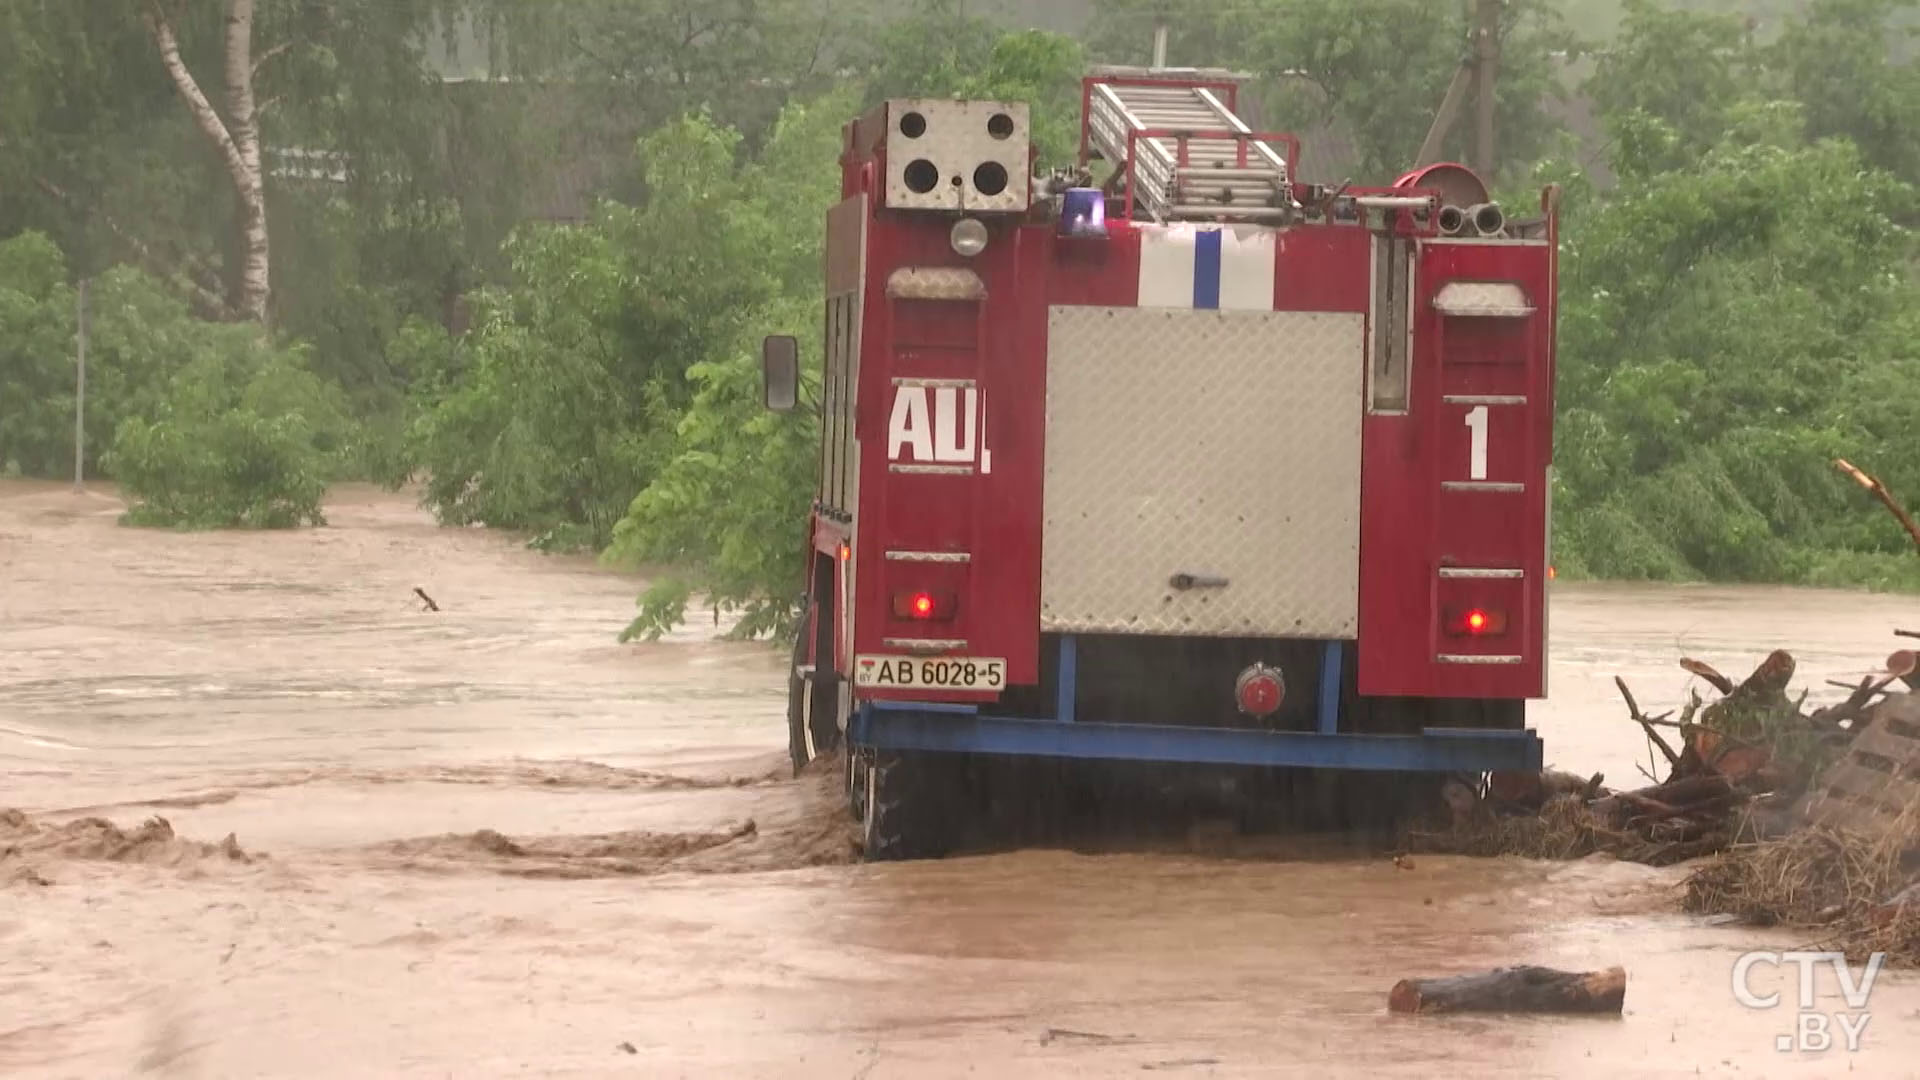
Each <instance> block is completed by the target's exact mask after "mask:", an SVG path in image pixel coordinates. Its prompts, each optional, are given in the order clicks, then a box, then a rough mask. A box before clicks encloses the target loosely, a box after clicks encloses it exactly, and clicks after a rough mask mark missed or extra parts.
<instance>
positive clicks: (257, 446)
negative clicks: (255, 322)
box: [105, 302, 357, 528]
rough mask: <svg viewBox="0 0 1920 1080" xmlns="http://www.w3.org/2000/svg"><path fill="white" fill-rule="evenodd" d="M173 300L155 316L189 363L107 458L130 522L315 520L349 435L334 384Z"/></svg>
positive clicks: (131, 421) (258, 337)
mask: <svg viewBox="0 0 1920 1080" xmlns="http://www.w3.org/2000/svg"><path fill="white" fill-rule="evenodd" d="M175 305H176V306H175V308H174V310H172V311H171V312H164V311H163V312H162V314H163V315H171V316H173V318H172V320H171V321H172V323H173V326H174V328H175V329H176V331H177V332H179V333H181V335H182V337H183V338H185V339H186V343H187V349H188V351H189V352H190V354H191V355H190V358H189V359H187V360H186V362H185V363H184V364H183V365H181V366H180V367H179V368H177V369H176V370H174V371H173V372H171V374H170V376H169V377H168V378H167V379H166V381H165V387H164V392H163V394H162V396H161V397H160V398H159V400H158V401H157V402H156V403H155V405H154V407H153V409H152V411H151V413H150V414H147V415H140V414H135V415H130V416H128V417H126V418H125V419H123V420H121V421H120V424H119V427H118V429H117V431H116V432H115V435H114V440H113V449H112V450H111V452H110V453H109V454H107V456H106V459H105V465H106V467H107V468H108V469H109V470H111V472H112V473H113V476H114V478H115V479H116V480H118V481H119V482H120V486H121V490H122V491H123V492H125V493H126V494H127V495H128V496H129V497H130V501H131V506H130V508H129V509H128V512H127V514H126V517H125V520H126V521H127V523H129V524H135V525H165V526H175V527H184V528H228V527H245V528H290V527H294V526H298V525H302V524H316V525H317V524H321V523H322V520H323V519H322V517H321V514H320V500H321V497H322V496H323V495H324V494H325V492H326V486H327V484H328V482H329V481H331V480H334V479H337V478H338V477H339V475H340V473H341V470H342V466H343V464H344V462H345V461H346V460H347V458H348V455H349V454H350V453H351V452H352V450H353V442H354V439H355V438H356V436H357V429H356V426H355V424H354V422H353V420H352V418H351V417H350V416H349V415H348V413H347V410H346V403H345V398H344V396H343V395H342V394H341V392H340V390H339V388H338V387H336V386H334V385H332V384H330V383H328V382H327V381H326V380H324V379H321V378H319V377H318V376H316V375H314V374H313V373H312V372H311V371H309V370H307V367H306V363H305V357H304V355H303V354H302V353H301V352H300V351H299V350H295V349H283V348H276V347H274V346H273V345H272V344H271V343H270V342H269V341H268V340H267V339H266V338H265V336H264V335H262V334H261V333H260V332H259V331H258V329H257V328H255V327H250V326H230V325H219V324H213V323H206V322H200V321H198V320H193V319H188V318H186V317H185V312H184V311H183V310H181V309H179V308H178V306H177V302H175ZM150 329H154V328H150Z"/></svg>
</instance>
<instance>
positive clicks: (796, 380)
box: [760, 334, 800, 412]
mask: <svg viewBox="0 0 1920 1080" xmlns="http://www.w3.org/2000/svg"><path fill="white" fill-rule="evenodd" d="M760 396H761V401H762V402H763V403H764V404H765V405H766V407H767V408H768V410H770V411H772V412H792V411H793V407H794V406H795V405H796V404H798V403H799V399H800V342H799V341H797V340H795V339H794V337H793V336H792V335H790V334H774V335H772V336H770V337H768V338H767V339H766V340H764V341H762V342H761V343H760Z"/></svg>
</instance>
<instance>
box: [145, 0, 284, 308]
mask: <svg viewBox="0 0 1920 1080" xmlns="http://www.w3.org/2000/svg"><path fill="white" fill-rule="evenodd" d="M253 4H254V0H228V3H227V35H226V69H227V117H226V119H225V120H222V119H221V117H220V114H219V112H217V111H216V110H215V109H214V107H213V103H212V102H210V101H208V100H207V95H206V94H205V93H203V92H202V91H201V89H200V84H199V82H198V81H196V80H195V79H194V77H193V72H191V71H188V70H187V64H186V61H184V60H182V59H181V58H180V41H179V39H178V37H177V36H176V35H175V33H174V29H173V22H172V20H171V19H170V18H169V17H168V15H167V12H166V9H165V8H164V7H162V6H161V3H160V0H146V5H145V16H146V21H147V29H148V30H149V31H150V32H151V33H152V35H153V43H154V45H155V46H156V47H158V48H159V50H160V63H161V64H162V65H163V66H164V67H165V68H166V70H167V77H168V78H170V79H172V80H173V86H174V89H176V90H178V91H179V92H180V97H181V100H183V101H185V102H186V105H187V111H188V112H189V113H190V114H192V116H193V122H194V124H195V125H196V126H197V127H199V129H200V132H201V134H203V135H205V136H206V137H207V140H208V141H209V142H211V143H213V147H214V150H215V152H217V153H218V154H219V155H220V161H221V164H223V165H225V166H226V170H227V178H228V179H229V180H231V181H232V183H233V190H234V194H235V196H236V197H237V200H238V203H239V218H240V221H239V224H240V233H241V238H242V251H243V254H242V257H241V264H240V274H239V283H238V288H237V295H236V296H235V297H234V301H233V307H234V309H235V310H237V311H239V312H240V313H241V314H243V315H245V316H246V317H247V318H249V319H252V320H254V321H255V322H258V323H261V324H262V325H264V324H265V323H266V321H267V298H268V296H269V295H270V279H269V276H268V267H269V261H268V252H269V245H268V242H267V240H268V238H267V193H266V184H265V182H264V178H263V177H262V175H261V168H260V127H259V122H258V121H259V118H258V116H257V113H256V109H255V106H254V100H253Z"/></svg>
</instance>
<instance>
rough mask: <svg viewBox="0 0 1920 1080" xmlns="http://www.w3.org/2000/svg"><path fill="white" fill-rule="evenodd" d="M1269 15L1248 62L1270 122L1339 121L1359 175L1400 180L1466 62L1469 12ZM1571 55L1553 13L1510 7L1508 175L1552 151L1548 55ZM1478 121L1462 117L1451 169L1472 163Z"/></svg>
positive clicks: (1501, 115)
mask: <svg viewBox="0 0 1920 1080" xmlns="http://www.w3.org/2000/svg"><path fill="white" fill-rule="evenodd" d="M1271 7H1272V9H1273V10H1272V14H1271V15H1270V16H1268V17H1264V18H1262V19H1260V20H1259V22H1258V26H1257V29H1255V31H1254V36H1253V37H1252V39H1251V45H1250V52H1249V54H1248V57H1247V61H1246V62H1248V63H1250V64H1252V65H1253V66H1254V67H1255V69H1256V70H1258V71H1259V72H1261V73H1262V74H1263V75H1265V76H1266V77H1267V78H1268V80H1269V82H1270V83H1271V85H1272V87H1273V89H1272V95H1273V96H1272V101H1271V103H1270V104H1269V105H1268V107H1267V111H1268V112H1270V113H1272V114H1273V115H1275V116H1284V117H1287V118H1288V121H1287V122H1288V123H1289V124H1292V125H1295V126H1299V125H1300V119H1297V118H1317V119H1321V120H1329V121H1338V123H1339V125H1340V126H1342V127H1344V129H1345V130H1347V131H1348V132H1350V133H1351V135H1352V138H1353V141H1354V148H1355V150H1356V151H1357V154H1358V159H1359V160H1358V162H1357V175H1358V176H1359V177H1365V178H1368V180H1369V182H1372V183H1382V184H1383V183H1387V182H1389V181H1390V180H1391V179H1392V178H1393V177H1395V176H1397V175H1399V174H1400V173H1402V172H1404V171H1405V170H1406V168H1407V166H1408V165H1410V164H1412V161H1413V157H1414V154H1415V153H1416V152H1417V151H1418V149H1419V147H1420V144H1421V141H1422V140H1423V139H1424V138H1425V137H1426V133H1427V128H1428V127H1429V126H1430V125H1431V123H1432V120H1433V114H1434V110H1435V109H1436V108H1438V106H1439V104H1440V101H1441V99H1442V98H1443V97H1444V96H1445V94H1446V91H1447V86H1448V84H1449V83H1450V82H1452V80H1453V77H1454V74H1455V72H1456V71H1457V70H1458V69H1459V67H1460V61H1461V57H1462V56H1463V55H1464V54H1465V52H1466V49H1467V41H1468V21H1467V7H1466V5H1462V4H1436V3H1431V2H1429V0H1271ZM1576 49H1577V43H1576V42H1575V40H1574V38H1573V36H1572V34H1571V33H1570V32H1569V31H1568V30H1567V29H1566V27H1565V25H1564V23H1563V22H1562V21H1561V19H1560V14H1559V9H1558V7H1557V6H1555V5H1554V4H1552V3H1549V2H1546V0H1512V2H1509V3H1507V4H1505V5H1504V8H1503V12H1502V15H1501V46H1500V50H1501V51H1500V70H1499V79H1498V81H1497V82H1496V83H1495V94H1494V97H1495V126H1496V130H1497V131H1498V132H1499V144H1498V153H1499V155H1500V160H1502V161H1504V162H1507V163H1509V166H1510V167H1512V168H1523V167H1524V166H1525V165H1526V163H1529V162H1531V161H1533V160H1534V159H1535V158H1536V157H1537V156H1538V155H1539V154H1540V153H1541V152H1542V151H1543V150H1544V149H1545V148H1546V147H1547V146H1548V144H1549V142H1550V140H1551V139H1552V137H1553V135H1554V133H1555V131H1556V129H1557V127H1558V124H1557V122H1555V121H1554V120H1552V119H1551V118H1550V117H1549V116H1548V114H1547V112H1546V106H1547V105H1548V104H1550V103H1551V102H1553V101H1555V100H1557V99H1559V98H1560V97H1562V96H1563V90H1562V88H1561V86H1560V83H1559V79H1558V66H1559V62H1558V61H1556V60H1555V59H1554V56H1553V54H1554V53H1555V52H1556V51H1558V52H1562V53H1566V52H1572V51H1575V50H1576ZM1389 72H1390V73H1391V74H1390V75H1388V76H1386V77H1383V73H1389ZM1471 115H1472V114H1471V111H1470V110H1468V109H1463V111H1462V113H1461V114H1460V116H1459V118H1457V119H1456V120H1455V122H1454V125H1453V128H1452V131H1451V133H1450V135H1449V136H1448V138H1447V140H1446V142H1445V143H1443V144H1442V145H1443V153H1442V156H1443V157H1444V158H1450V159H1452V160H1465V159H1466V158H1467V157H1468V148H1469V147H1471V146H1472V137H1473V124H1472V123H1471V122H1469V118H1470V117H1471Z"/></svg>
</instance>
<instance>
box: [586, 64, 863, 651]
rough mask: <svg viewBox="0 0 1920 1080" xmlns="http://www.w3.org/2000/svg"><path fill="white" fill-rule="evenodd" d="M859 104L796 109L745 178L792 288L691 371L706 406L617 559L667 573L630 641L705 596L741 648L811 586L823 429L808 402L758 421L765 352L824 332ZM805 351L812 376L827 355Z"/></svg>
mask: <svg viewBox="0 0 1920 1080" xmlns="http://www.w3.org/2000/svg"><path fill="white" fill-rule="evenodd" d="M849 100H850V99H849V98H848V97H847V96H846V95H845V94H844V93H842V94H839V95H834V96H830V97H828V98H825V99H822V100H820V101H816V102H812V103H809V104H806V105H795V106H790V107H789V108H788V109H787V110H786V111H785V112H784V113H783V114H782V116H781V118H780V121H779V123H778V124H777V125H776V126H775V129H774V134H773V137H772V138H771V139H770V140H769V141H768V144H767V147H766V149H765V152H764V153H763V154H762V156H761V160H760V161H759V162H758V163H757V164H755V165H754V166H753V167H751V168H749V169H746V170H745V171H744V173H743V176H742V178H741V186H740V194H741V203H740V207H741V213H740V219H739V220H741V221H742V222H743V223H744V224H746V225H747V226H748V227H749V228H750V230H751V232H752V234H753V235H754V237H755V238H756V239H757V241H758V242H757V244H756V246H757V247H758V248H759V249H760V250H764V251H770V252H775V253H779V257H778V258H777V259H776V260H775V261H774V263H773V267H774V270H775V272H776V274H777V275H778V276H779V278H780V280H781V282H782V284H783V286H784V287H783V290H782V292H781V293H780V294H779V296H778V297H777V298H773V299H770V300H769V302H768V303H766V304H765V305H763V307H762V308H761V309H760V310H758V311H756V312H755V314H754V317H753V318H752V319H751V320H750V321H749V323H748V324H747V325H745V326H743V327H742V329H741V331H740V332H739V333H738V334H737V335H735V336H734V337H732V338H731V339H728V340H719V341H716V342H715V349H714V352H713V355H712V357H711V358H710V359H708V360H705V361H702V362H700V363H698V364H695V365H694V366H693V367H692V368H691V369H690V370H689V372H688V376H689V378H690V379H691V380H692V382H693V383H694V385H695V387H696V392H695V396H694V398H693V401H692V403H691V406H690V407H689V408H688V409H687V411H686V412H685V413H684V415H683V416H682V418H681V419H680V421H679V424H678V427H677V429H676V432H675V435H676V440H675V444H674V448H673V452H672V456H671V459H670V460H669V461H668V462H667V463H666V465H665V466H664V467H663V468H662V469H661V471H660V473H659V474H658V475H657V476H656V477H655V478H654V479H653V480H652V482H651V483H650V484H648V485H647V487H646V488H645V489H644V490H642V491H641V492H640V493H639V494H638V496H637V497H635V498H634V500H633V503H632V505H631V507H630V508H629V510H628V513H627V516H626V518H625V520H623V521H622V522H621V523H620V524H619V526H618V528H617V529H616V531H615V534H614V542H613V547H612V549H611V551H610V552H609V555H610V557H612V558H613V559H615V560H618V561H622V562H627V563H655V564H663V565H665V566H667V567H670V568H671V572H670V573H669V574H668V575H667V576H665V577H663V578H662V579H660V580H659V581H658V582H657V583H656V584H655V585H654V586H653V587H652V588H651V589H649V590H648V592H647V593H646V594H645V595H643V596H642V597H641V600H640V614H639V615H638V616H637V617H636V618H635V619H634V621H633V623H632V625H630V626H629V627H628V628H627V631H626V634H625V635H624V636H626V637H632V636H636V635H640V636H649V637H651V636H657V635H658V634H659V633H661V632H662V631H664V630H666V629H668V628H670V627H672V626H673V625H674V624H675V623H677V622H678V621H680V620H681V619H682V618H683V617H684V616H685V613H686V607H687V604H688V602H689V599H690V596H691V594H692V592H693V591H694V589H695V588H696V587H697V588H698V589H699V591H701V592H702V593H704V594H705V595H706V596H707V598H708V602H709V603H710V604H712V605H713V606H715V607H716V608H717V609H719V608H725V609H740V610H741V611H742V617H741V619H740V621H739V623H738V624H736V630H735V632H736V633H738V634H741V635H747V636H751V635H756V634H760V633H764V632H769V631H773V630H778V629H782V628H784V626H785V625H786V620H787V619H788V618H789V616H790V614H791V611H792V601H793V599H794V594H795V593H796V591H797V589H798V583H799V582H800V581H802V579H803V576H804V575H803V573H802V570H803V567H804V563H803V552H804V551H805V548H806V543H805V541H806V535H805V522H806V520H807V507H808V504H809V502H810V500H811V499H812V497H813V492H814V487H815V480H814V470H815V468H816V465H817V462H818V454H819V450H818V447H819V442H818V440H819V426H818V423H817V421H816V419H815V415H814V412H813V405H812V398H811V396H810V395H803V399H802V404H801V407H800V408H799V409H796V410H795V411H794V412H793V413H791V414H787V415H781V414H775V413H768V412H766V411H765V410H764V409H763V408H762V407H761V400H760V363H759V342H760V339H761V338H762V337H763V336H764V335H766V334H771V333H784V332H793V331H794V330H796V329H799V328H803V327H807V326H810V325H814V324H815V323H816V322H817V320H818V319H819V312H820V305H821V302H822V294H821V283H820V271H819V267H820V260H821V235H820V216H821V213H822V209H821V208H823V207H826V206H829V205H831V204H832V203H833V202H834V201H836V200H837V197H838V191H839V184H838V179H837V175H836V171H835V167H834V161H835V159H836V156H837V155H836V154H835V148H836V147H837V146H838V140H839V125H840V123H841V121H842V120H843V119H844V118H845V116H846V108H847V106H848V104H849ZM801 340H802V341H803V343H804V344H803V370H804V371H808V372H809V373H811V372H813V371H815V370H817V369H818V366H819V342H818V341H817V340H814V338H813V337H812V336H811V335H802V338H801ZM809 377H810V378H811V375H810V376H809ZM811 385H812V383H811V382H810V383H809V384H808V386H809V389H810V388H811Z"/></svg>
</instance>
